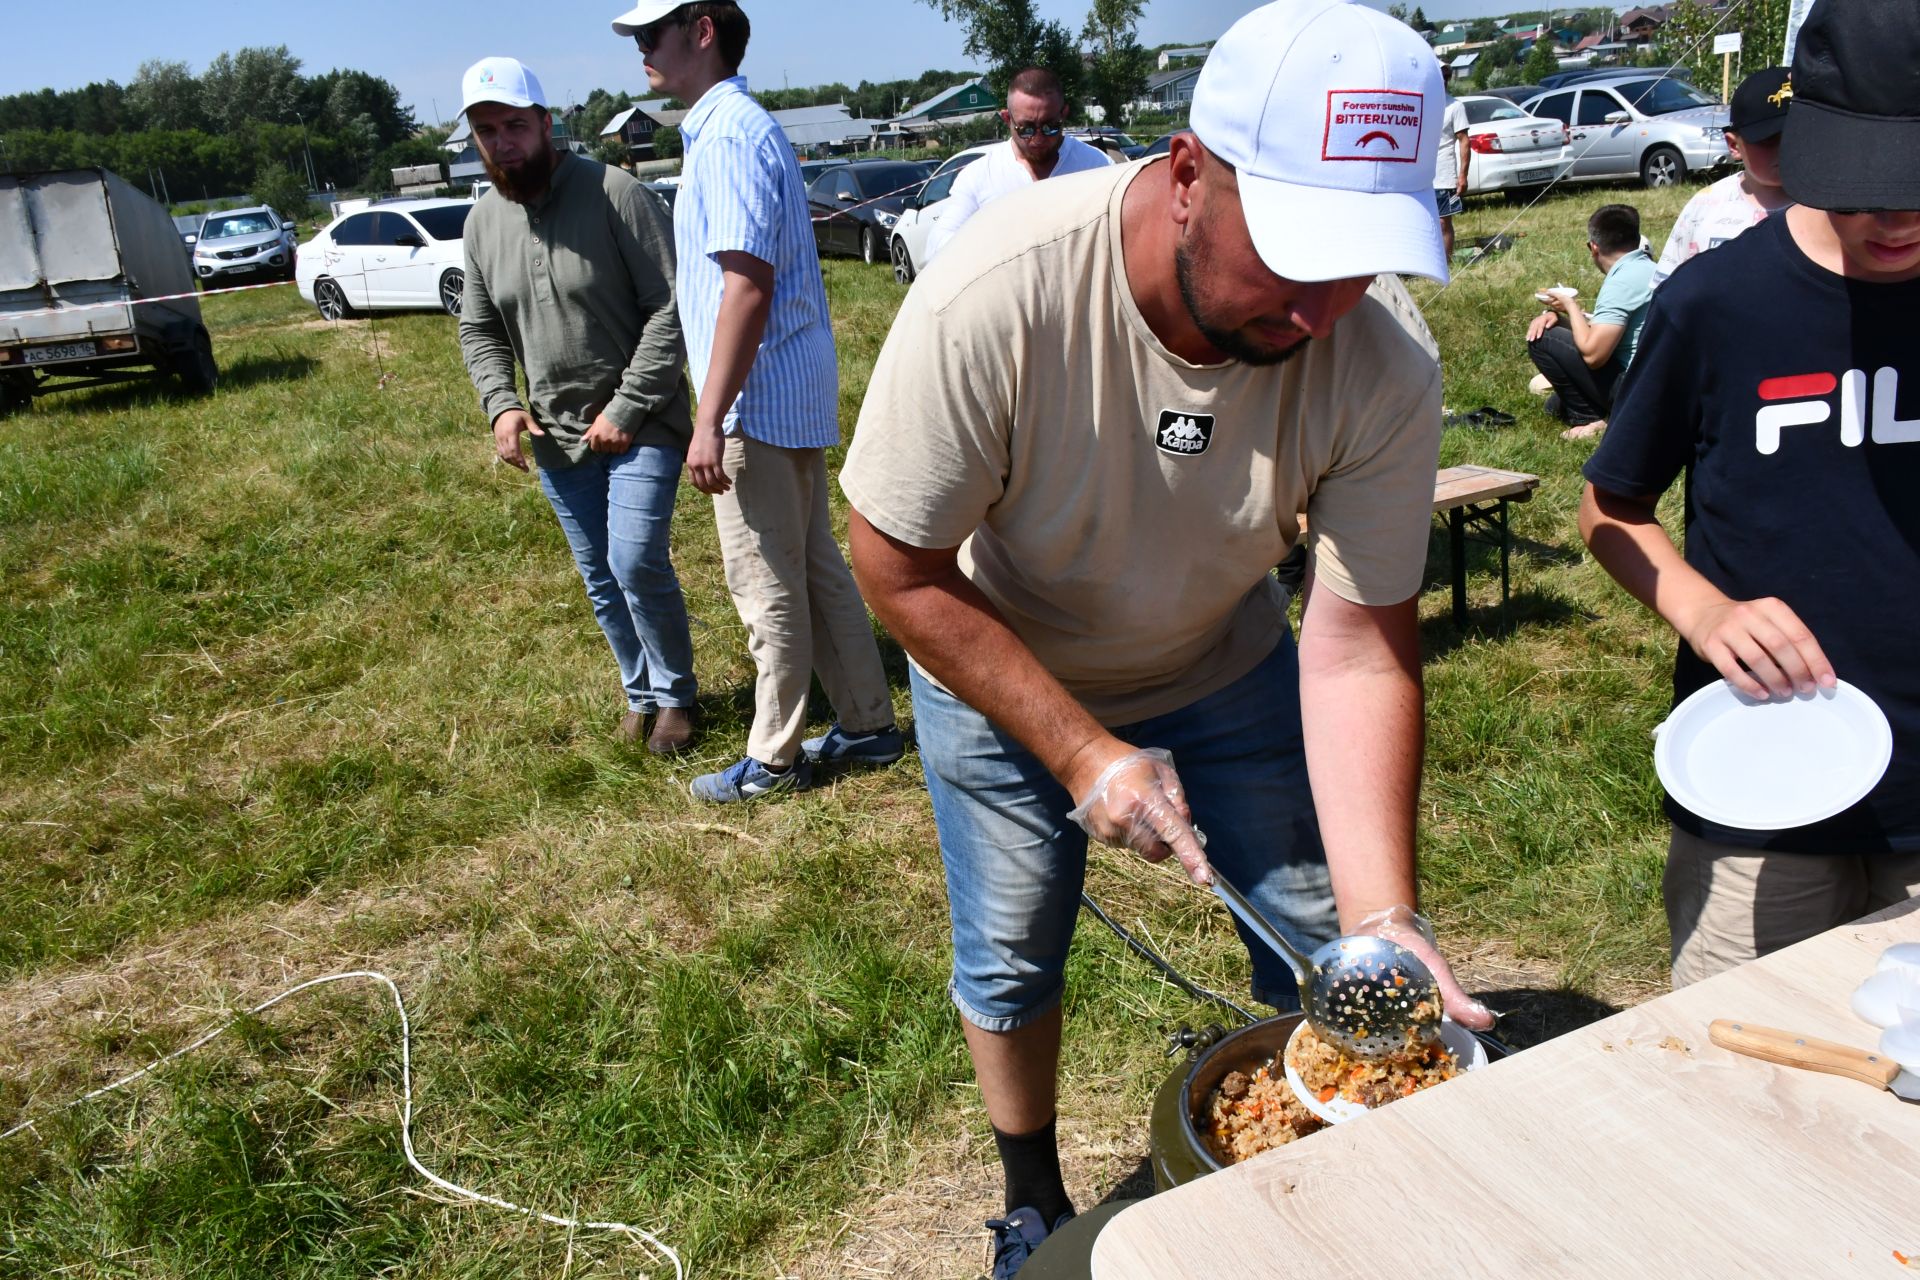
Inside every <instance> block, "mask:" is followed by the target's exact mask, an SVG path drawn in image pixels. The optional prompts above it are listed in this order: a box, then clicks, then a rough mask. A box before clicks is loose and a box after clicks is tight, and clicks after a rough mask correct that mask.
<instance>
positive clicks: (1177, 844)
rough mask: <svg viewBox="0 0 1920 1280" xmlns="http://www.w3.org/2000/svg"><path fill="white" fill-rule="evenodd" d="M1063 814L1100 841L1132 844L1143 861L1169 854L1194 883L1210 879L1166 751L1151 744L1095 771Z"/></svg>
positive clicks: (1129, 846)
mask: <svg viewBox="0 0 1920 1280" xmlns="http://www.w3.org/2000/svg"><path fill="white" fill-rule="evenodd" d="M1067 816H1068V817H1069V818H1071V819H1073V820H1074V821H1075V822H1077V823H1079V824H1080V827H1081V829H1082V830H1084V831H1085V832H1086V833H1087V834H1088V835H1089V836H1091V837H1093V838H1094V839H1095V840H1098V841H1099V842H1100V843H1102V844H1110V845H1113V846H1115V847H1116V848H1122V849H1132V850H1133V851H1134V852H1135V853H1138V854H1139V855H1140V856H1141V857H1142V858H1145V859H1146V860H1147V861H1148V862H1163V861H1165V860H1166V858H1167V856H1168V855H1170V854H1171V855H1172V856H1174V857H1176V858H1178V859H1180V865H1181V866H1182V867H1185V868H1186V872H1187V875H1188V876H1189V877H1190V878H1191V879H1192V880H1193V882H1194V883H1195V884H1197V885H1201V886H1206V885H1210V884H1212V883H1213V867H1212V866H1211V865H1209V864H1208V862H1207V855H1206V853H1205V852H1203V851H1202V849H1201V845H1200V839H1199V837H1198V836H1197V835H1196V833H1195V832H1194V829H1193V813H1192V811H1191V810H1189V809H1188V808H1187V800H1186V793H1185V791H1184V789H1183V788H1182V787H1181V786H1180V775H1179V774H1177V773H1175V772H1174V771H1173V756H1172V754H1171V753H1169V752H1167V751H1163V750H1161V749H1160V748H1158V747H1153V748H1149V749H1147V750H1144V751H1130V752H1128V753H1127V754H1126V755H1123V756H1121V757H1120V758H1118V759H1117V760H1115V761H1114V762H1113V763H1112V764H1109V765H1108V766H1107V767H1106V768H1105V769H1103V770H1101V772H1100V776H1099V777H1098V778H1096V779H1095V780H1094V783H1093V789H1092V790H1090V791H1088V792H1087V794H1086V795H1084V796H1082V797H1081V799H1080V804H1079V806H1078V807H1077V808H1075V809H1074V810H1073V812H1072V813H1069V814H1068V815H1067Z"/></svg>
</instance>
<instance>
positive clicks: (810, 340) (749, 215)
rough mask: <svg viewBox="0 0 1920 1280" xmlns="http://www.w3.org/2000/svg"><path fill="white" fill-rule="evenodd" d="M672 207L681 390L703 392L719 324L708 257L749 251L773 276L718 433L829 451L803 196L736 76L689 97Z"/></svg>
mask: <svg viewBox="0 0 1920 1280" xmlns="http://www.w3.org/2000/svg"><path fill="white" fill-rule="evenodd" d="M680 136H681V138H682V139H683V140H684V141H685V144H686V161H685V163H684V164H683V165H682V166H681V178H680V190H679V192H678V193H677V194H676V195H675V197H674V204H673V243H674V248H675V250H676V251H677V254H678V259H679V267H678V269H677V271H676V273H675V275H676V279H675V284H676V286H677V288H676V295H677V297H678V299H679V303H680V327H681V331H682V332H683V333H684V334H685V335H686V340H687V363H688V364H689V365H691V366H692V368H693V385H694V389H695V390H696V391H698V390H699V389H700V388H701V387H704V386H705V385H706V381H707V369H708V368H709V367H710V365H711V364H712V362H713V330H714V325H715V324H716V323H717V322H718V320H719V318H720V289H721V285H722V277H721V272H720V263H719V259H718V258H717V257H716V256H715V255H717V254H721V253H727V252H739V253H750V254H752V255H753V256H754V257H756V258H758V259H760V260H761V261H762V262H765V263H767V264H768V265H769V266H771V267H772V268H773V309H772V312H771V314H769V315H768V317H767V331H766V335H765V336H764V337H762V338H761V340H760V350H759V353H758V354H757V355H756V356H755V357H754V361H753V368H752V369H751V370H750V371H749V372H748V374H747V381H746V385H745V386H744V387H742V388H741V391H740V398H739V399H737V400H735V401H734V402H733V406H732V407H731V408H730V409H728V410H727V415H726V419H725V421H724V423H723V424H722V429H723V430H724V431H725V432H726V433H727V434H728V435H733V434H735V433H736V432H744V433H746V434H747V435H749V436H751V437H753V438H754V439H755V440H758V441H761V442H762V443H764V444H771V445H778V446H780V447H782V448H786V449H810V448H824V447H826V446H828V445H832V444H838V443H839V442H840V374H839V366H838V364H837V363H836V362H835V359H834V351H833V330H832V328H831V327H830V325H829V322H828V317H827V290H826V285H825V284H824V283H823V282H822V280H821V278H820V254H819V251H818V250H817V249H816V248H815V247H814V239H813V222H812V220H811V218H810V217H809V215H808V212H807V195H806V189H805V187H804V186H803V185H802V183H801V181H800V164H799V162H798V161H797V160H795V159H794V155H793V148H792V147H791V146H789V145H788V143H787V139H786V135H784V134H782V133H781V132H780V126H779V125H777V124H775V123H774V122H773V117H772V116H770V115H768V114H767V113H766V111H765V110H764V109H763V108H762V107H761V106H760V104H759V103H757V102H755V101H754V100H753V99H752V98H750V97H748V96H747V82H746V80H745V79H744V78H742V77H740V76H734V77H732V78H731V79H728V80H722V81H721V82H720V83H718V84H716V85H714V86H713V87H712V88H711V89H709V90H707V91H706V92H705V93H704V94H702V95H701V96H700V101H698V102H696V103H694V104H693V110H691V111H689V112H687V115H686V119H685V120H683V121H682V122H681V125H680Z"/></svg>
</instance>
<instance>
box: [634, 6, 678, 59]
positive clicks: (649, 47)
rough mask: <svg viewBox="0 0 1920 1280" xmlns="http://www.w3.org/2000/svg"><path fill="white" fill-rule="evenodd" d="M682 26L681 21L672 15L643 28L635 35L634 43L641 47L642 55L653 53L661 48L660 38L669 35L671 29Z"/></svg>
mask: <svg viewBox="0 0 1920 1280" xmlns="http://www.w3.org/2000/svg"><path fill="white" fill-rule="evenodd" d="M681 25H683V23H682V22H681V20H680V19H679V18H675V17H672V16H671V15H669V16H668V17H665V18H662V19H660V20H659V21H658V22H649V23H648V24H647V25H646V26H644V27H641V28H640V29H639V30H638V31H635V32H634V33H633V42H634V44H636V45H638V46H639V49H640V52H641V53H652V52H653V51H654V50H655V49H658V48H659V47H660V37H661V36H664V35H666V34H667V29H668V28H669V27H678V26H681Z"/></svg>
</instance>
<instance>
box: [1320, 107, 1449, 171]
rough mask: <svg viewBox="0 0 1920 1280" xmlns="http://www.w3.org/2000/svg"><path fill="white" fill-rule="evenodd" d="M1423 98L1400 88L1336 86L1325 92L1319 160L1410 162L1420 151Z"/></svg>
mask: <svg viewBox="0 0 1920 1280" xmlns="http://www.w3.org/2000/svg"><path fill="white" fill-rule="evenodd" d="M1425 105H1426V98H1425V97H1423V96H1422V95H1420V94H1417V93H1408V92H1406V91H1405V90H1401V89H1335V90H1332V91H1331V92H1329V93H1328V94H1327V128H1326V132H1325V134H1323V135H1322V136H1321V140H1320V158H1321V159H1322V160H1385V161H1391V162H1392V163H1394V164H1413V163H1414V162H1415V161H1416V160H1417V159H1418V158H1419V152H1420V119H1421V110H1422V108H1423V107H1424V106H1425Z"/></svg>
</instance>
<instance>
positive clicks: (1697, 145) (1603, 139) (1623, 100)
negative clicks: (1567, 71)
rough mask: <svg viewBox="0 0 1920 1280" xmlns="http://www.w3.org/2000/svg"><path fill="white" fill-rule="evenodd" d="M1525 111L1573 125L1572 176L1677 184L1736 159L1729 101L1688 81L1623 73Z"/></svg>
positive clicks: (1558, 93) (1584, 83) (1582, 84)
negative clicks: (1729, 132) (1729, 131)
mask: <svg viewBox="0 0 1920 1280" xmlns="http://www.w3.org/2000/svg"><path fill="white" fill-rule="evenodd" d="M1525 110H1526V112H1527V114H1528V115H1534V116H1546V117H1549V118H1551V119H1554V120H1558V121H1560V122H1561V123H1563V124H1565V125H1566V126H1567V149H1566V151H1564V152H1563V153H1562V155H1561V159H1562V160H1563V161H1565V160H1571V161H1573V165H1572V167H1571V168H1570V169H1569V170H1568V171H1567V174H1566V178H1565V179H1564V180H1565V181H1571V182H1580V181H1584V180H1588V179H1601V178H1633V177H1638V178H1639V179H1640V181H1641V182H1642V183H1644V184H1645V185H1647V186H1649V187H1670V186H1672V185H1673V184H1674V183H1676V182H1679V181H1680V180H1681V179H1683V178H1685V177H1686V176H1687V175H1688V174H1689V173H1695V172H1699V171H1701V170H1707V169H1718V168H1721V167H1723V166H1725V165H1728V164H1731V163H1732V156H1731V155H1729V153H1728V151H1727V138H1726V128H1727V108H1726V105H1725V104H1724V103H1721V102H1717V101H1715V100H1714V99H1713V98H1711V97H1709V96H1708V95H1706V94H1704V93H1702V92H1701V91H1700V90H1698V89H1696V88H1694V87H1693V86H1692V85H1690V84H1688V83H1686V82H1685V81H1684V80H1673V79H1664V78H1662V77H1660V76H1656V75H1649V74H1648V73H1646V72H1643V71H1622V72H1619V73H1617V74H1615V75H1610V76H1599V77H1595V78H1594V79H1591V80H1581V81H1579V82H1578V83H1576V84H1570V85H1565V86H1563V87H1561V88H1559V89H1555V90H1553V91H1551V92H1549V93H1543V94H1541V95H1540V96H1538V97H1535V98H1529V99H1527V102H1526V104H1525Z"/></svg>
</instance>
